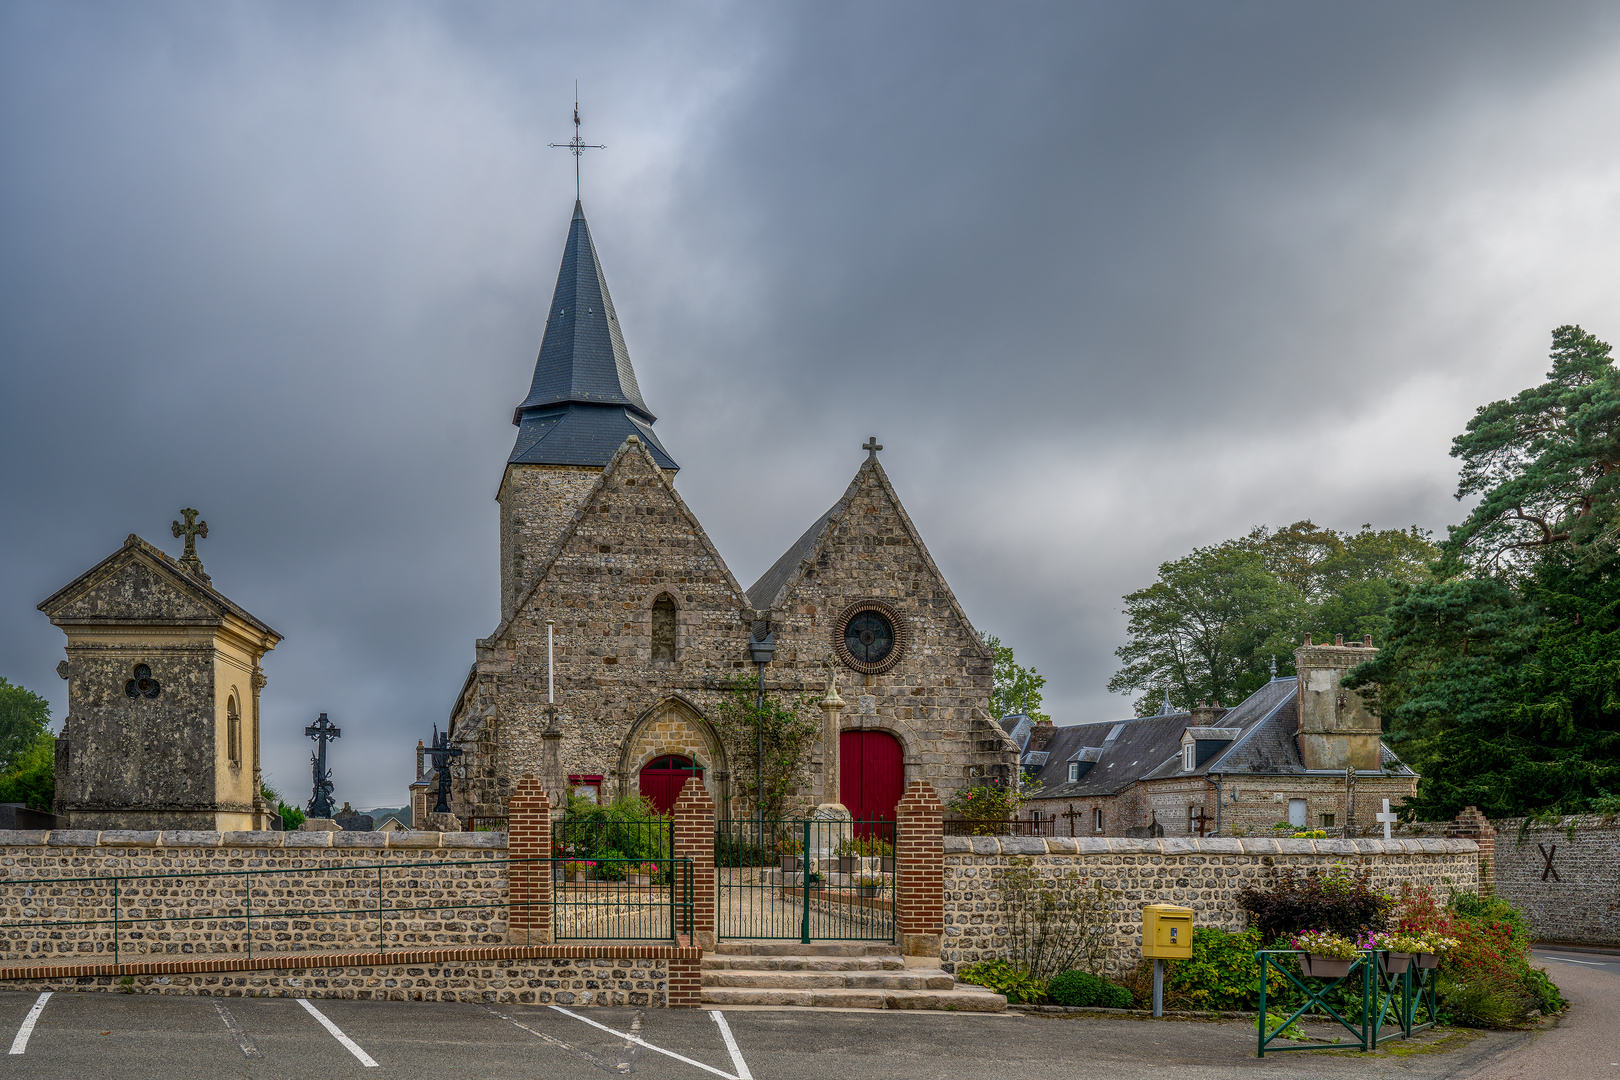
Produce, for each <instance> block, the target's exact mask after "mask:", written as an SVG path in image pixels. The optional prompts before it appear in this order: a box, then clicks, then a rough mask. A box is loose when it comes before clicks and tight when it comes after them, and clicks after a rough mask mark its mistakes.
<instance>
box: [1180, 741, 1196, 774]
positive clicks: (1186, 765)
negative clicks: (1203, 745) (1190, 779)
mask: <svg viewBox="0 0 1620 1080" xmlns="http://www.w3.org/2000/svg"><path fill="white" fill-rule="evenodd" d="M1197 754H1198V744H1196V743H1186V744H1184V745H1183V746H1182V748H1181V771H1182V772H1192V770H1193V765H1194V764H1195V763H1196V761H1195V759H1196V756H1197Z"/></svg>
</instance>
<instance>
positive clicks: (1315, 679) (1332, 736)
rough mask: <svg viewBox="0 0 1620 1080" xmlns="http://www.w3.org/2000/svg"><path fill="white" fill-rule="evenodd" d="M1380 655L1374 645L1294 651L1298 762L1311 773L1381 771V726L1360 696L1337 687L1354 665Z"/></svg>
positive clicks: (1307, 646) (1304, 647)
mask: <svg viewBox="0 0 1620 1080" xmlns="http://www.w3.org/2000/svg"><path fill="white" fill-rule="evenodd" d="M1377 655H1378V650H1377V649H1375V648H1373V647H1372V639H1371V638H1370V637H1369V638H1368V639H1367V640H1366V641H1365V642H1351V643H1350V644H1349V645H1346V644H1345V643H1344V638H1343V637H1340V638H1338V639H1337V640H1336V641H1335V643H1334V644H1332V645H1328V644H1325V643H1324V644H1321V645H1315V644H1312V642H1311V639H1310V638H1309V637H1308V636H1307V637H1306V638H1305V644H1304V645H1302V646H1300V647H1299V648H1297V649H1295V650H1294V670H1295V671H1297V672H1299V731H1298V739H1299V756H1300V758H1301V759H1302V760H1303V761H1304V763H1305V767H1306V768H1307V769H1312V770H1317V769H1321V770H1333V771H1336V772H1343V771H1344V770H1345V769H1348V768H1352V767H1354V768H1355V769H1356V770H1357V771H1358V772H1362V771H1368V772H1373V771H1377V770H1378V769H1381V768H1382V767H1383V751H1382V743H1381V741H1380V740H1381V738H1382V736H1383V726H1382V725H1381V724H1380V723H1379V720H1378V717H1376V716H1374V715H1373V714H1372V713H1371V712H1370V711H1369V710H1368V709H1367V705H1366V703H1365V702H1363V701H1362V700H1361V695H1360V694H1358V693H1356V692H1355V691H1354V690H1350V689H1348V688H1346V687H1343V686H1340V685H1339V680H1341V679H1343V678H1344V677H1345V676H1346V675H1348V674H1349V673H1350V669H1351V668H1353V667H1355V666H1356V665H1357V664H1362V663H1365V662H1366V661H1368V660H1371V659H1372V658H1373V657H1375V656H1377Z"/></svg>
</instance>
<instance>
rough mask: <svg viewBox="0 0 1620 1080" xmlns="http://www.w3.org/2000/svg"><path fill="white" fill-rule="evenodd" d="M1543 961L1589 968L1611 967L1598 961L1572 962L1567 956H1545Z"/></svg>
mask: <svg viewBox="0 0 1620 1080" xmlns="http://www.w3.org/2000/svg"><path fill="white" fill-rule="evenodd" d="M1542 959H1543V960H1557V961H1558V962H1559V963H1560V964H1585V965H1586V966H1587V967H1608V966H1609V965H1608V964H1600V963H1598V962H1597V961H1596V960H1571V959H1570V958H1569V957H1567V956H1543V957H1542Z"/></svg>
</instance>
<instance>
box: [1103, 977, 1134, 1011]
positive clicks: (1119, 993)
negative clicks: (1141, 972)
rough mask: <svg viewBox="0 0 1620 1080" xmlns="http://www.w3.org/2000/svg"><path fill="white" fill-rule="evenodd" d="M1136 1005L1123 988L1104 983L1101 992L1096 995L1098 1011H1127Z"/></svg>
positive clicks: (1130, 995)
mask: <svg viewBox="0 0 1620 1080" xmlns="http://www.w3.org/2000/svg"><path fill="white" fill-rule="evenodd" d="M1134 1004H1136V1001H1135V998H1134V997H1133V995H1132V994H1131V992H1130V991H1129V990H1127V989H1125V988H1124V987H1123V986H1119V985H1117V984H1115V983H1111V982H1105V983H1103V985H1102V990H1101V992H1099V993H1098V994H1097V1007H1098V1008H1100V1009H1129V1008H1130V1007H1131V1006H1132V1005H1134Z"/></svg>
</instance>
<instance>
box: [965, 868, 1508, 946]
mask: <svg viewBox="0 0 1620 1080" xmlns="http://www.w3.org/2000/svg"><path fill="white" fill-rule="evenodd" d="M1532 850H1533V849H1532ZM1478 852H1479V845H1477V844H1476V843H1474V841H1472V840H1442V839H1433V840H1429V839H1425V840H1387V841H1386V840H1261V839H1225V838H1209V839H1185V840H1184V839H1162V840H1131V839H1116V838H1111V837H1110V838H1092V837H1076V838H1065V837H1053V838H1044V839H1043V838H1037V837H994V836H947V837H945V887H944V894H945V936H944V941H943V943H942V948H941V961H942V964H941V966H942V967H944V969H945V970H946V971H951V972H954V971H956V969H957V968H958V967H959V966H961V965H963V964H972V963H977V962H979V961H981V960H994V959H998V958H1005V957H1006V956H1007V933H1008V926H1009V918H1010V913H1009V910H1008V904H1007V903H1006V902H1005V901H1004V900H1003V898H1002V894H1001V890H1000V888H999V887H998V883H997V880H996V871H997V870H1000V869H1003V868H1006V867H1009V866H1013V865H1016V863H1015V860H1028V863H1027V865H1030V866H1032V867H1033V868H1035V869H1036V870H1037V871H1038V872H1039V873H1040V874H1041V875H1043V876H1053V877H1056V876H1058V875H1063V874H1067V873H1069V872H1071V871H1078V873H1079V874H1080V876H1081V878H1082V879H1083V880H1084V881H1085V883H1086V885H1087V886H1088V887H1092V886H1093V883H1094V882H1101V883H1102V886H1103V888H1104V889H1107V890H1112V891H1113V893H1114V895H1113V897H1112V899H1111V900H1110V902H1109V904H1108V907H1109V910H1110V915H1111V920H1110V921H1111V923H1112V926H1113V932H1112V936H1111V942H1110V944H1109V947H1108V951H1107V959H1106V962H1105V965H1104V966H1105V968H1106V970H1107V972H1108V973H1109V974H1111V975H1121V974H1123V973H1124V972H1127V971H1129V970H1131V969H1132V968H1134V967H1135V966H1136V965H1137V963H1138V962H1140V961H1141V959H1142V908H1144V907H1145V906H1147V905H1148V904H1160V903H1164V904H1179V905H1181V906H1183V907H1190V908H1192V909H1193V913H1194V914H1193V925H1194V926H1197V927H1210V926H1213V927H1219V928H1221V929H1225V930H1241V929H1243V928H1244V927H1245V926H1246V925H1247V922H1248V917H1247V915H1246V914H1245V912H1244V911H1243V909H1242V908H1240V907H1239V906H1238V903H1237V894H1238V891H1239V890H1240V889H1242V888H1243V887H1244V886H1246V885H1256V886H1264V885H1266V884H1268V883H1270V882H1272V881H1274V880H1276V879H1277V877H1278V876H1279V875H1281V874H1285V873H1290V872H1293V873H1311V872H1314V871H1321V870H1326V869H1328V868H1330V867H1332V866H1334V865H1335V864H1340V863H1342V864H1344V865H1346V866H1348V867H1349V868H1350V869H1351V870H1355V871H1359V870H1361V869H1363V868H1370V869H1371V870H1372V878H1371V880H1372V884H1373V885H1374V886H1375V887H1377V888H1381V889H1384V890H1386V891H1388V892H1392V893H1393V892H1397V891H1398V890H1399V888H1400V886H1401V884H1402V883H1410V884H1412V885H1416V886H1423V885H1429V886H1433V887H1434V888H1436V889H1437V890H1438V891H1440V892H1441V893H1442V894H1443V893H1444V892H1445V890H1447V889H1448V888H1457V889H1475V888H1477V887H1478V884H1479V865H1478Z"/></svg>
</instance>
